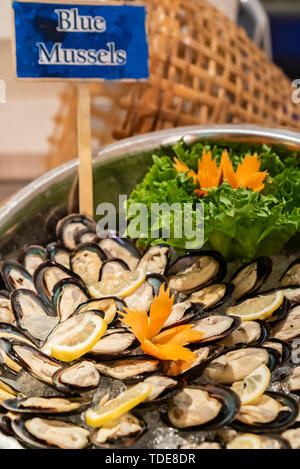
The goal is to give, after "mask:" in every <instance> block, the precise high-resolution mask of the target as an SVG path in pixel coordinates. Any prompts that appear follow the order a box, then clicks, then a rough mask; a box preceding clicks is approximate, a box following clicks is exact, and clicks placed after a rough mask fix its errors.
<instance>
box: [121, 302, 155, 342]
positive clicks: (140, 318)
mask: <svg viewBox="0 0 300 469" xmlns="http://www.w3.org/2000/svg"><path fill="white" fill-rule="evenodd" d="M124 310H125V311H126V314H125V313H122V312H119V314H120V316H121V317H122V321H123V322H124V323H125V324H127V326H129V327H130V330H131V332H133V334H134V335H135V336H136V338H137V339H138V340H139V342H143V341H144V340H145V337H146V335H147V331H148V315H147V313H146V311H139V310H137V309H129V308H124Z"/></svg>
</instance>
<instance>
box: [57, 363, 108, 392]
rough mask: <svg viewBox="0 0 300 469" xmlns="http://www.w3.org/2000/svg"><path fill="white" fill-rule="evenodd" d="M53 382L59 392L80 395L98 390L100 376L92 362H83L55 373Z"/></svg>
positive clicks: (64, 367)
mask: <svg viewBox="0 0 300 469" xmlns="http://www.w3.org/2000/svg"><path fill="white" fill-rule="evenodd" d="M52 380H53V384H54V386H55V387H56V389H57V390H58V391H61V392H63V393H66V394H78V393H82V392H88V391H91V390H93V389H95V388H97V387H98V386H99V382H100V375H99V373H98V371H97V369H96V367H95V365H94V364H93V363H92V362H90V361H88V360H82V361H79V362H78V363H75V364H74V365H71V366H63V367H62V368H60V369H59V370H57V371H56V372H55V373H54V375H53V376H52Z"/></svg>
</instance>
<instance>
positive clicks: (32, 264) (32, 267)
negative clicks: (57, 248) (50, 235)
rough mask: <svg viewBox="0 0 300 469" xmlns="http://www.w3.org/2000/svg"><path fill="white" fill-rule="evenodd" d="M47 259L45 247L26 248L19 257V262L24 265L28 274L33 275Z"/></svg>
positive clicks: (31, 246) (32, 246) (33, 246)
mask: <svg viewBox="0 0 300 469" xmlns="http://www.w3.org/2000/svg"><path fill="white" fill-rule="evenodd" d="M46 259H47V251H46V249H45V248H44V247H43V246H38V245H30V246H25V247H24V249H23V251H22V253H21V254H20V256H19V262H20V263H21V264H23V266H24V267H25V269H26V270H27V272H29V274H30V275H33V274H34V272H35V271H36V269H37V268H38V266H39V265H40V264H42V263H43V262H45V261H46Z"/></svg>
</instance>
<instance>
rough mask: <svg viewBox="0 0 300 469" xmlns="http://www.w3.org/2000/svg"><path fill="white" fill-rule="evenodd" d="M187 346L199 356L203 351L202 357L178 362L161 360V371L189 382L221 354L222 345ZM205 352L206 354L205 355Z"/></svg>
mask: <svg viewBox="0 0 300 469" xmlns="http://www.w3.org/2000/svg"><path fill="white" fill-rule="evenodd" d="M189 348H190V349H191V350H192V351H193V352H194V353H195V354H196V355H197V352H199V356H200V357H201V355H200V354H201V352H204V356H203V358H202V359H200V360H198V361H197V359H196V360H195V362H192V363H188V362H180V361H177V362H176V361H171V360H165V361H161V370H162V373H163V374H164V375H166V376H168V377H170V378H173V377H174V378H177V377H182V378H183V379H184V380H185V381H187V382H189V381H191V380H193V379H195V378H198V377H199V376H201V374H202V372H203V370H204V369H205V368H206V367H207V366H208V365H209V364H210V362H212V361H213V360H214V359H215V358H217V357H218V356H219V355H221V354H222V352H223V350H224V347H223V346H222V345H216V346H214V345H207V346H201V347H199V345H198V346H196V345H194V346H193V345H192V344H190V345H189ZM205 354H206V356H205Z"/></svg>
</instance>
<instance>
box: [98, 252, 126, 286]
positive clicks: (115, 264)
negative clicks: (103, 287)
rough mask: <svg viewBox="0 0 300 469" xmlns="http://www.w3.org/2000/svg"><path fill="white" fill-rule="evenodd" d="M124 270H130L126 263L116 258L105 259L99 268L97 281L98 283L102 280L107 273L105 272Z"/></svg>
mask: <svg viewBox="0 0 300 469" xmlns="http://www.w3.org/2000/svg"><path fill="white" fill-rule="evenodd" d="M125 270H130V269H129V267H128V265H127V264H126V262H125V261H122V259H118V258H116V257H115V258H111V259H106V260H105V261H104V262H103V264H102V266H101V268H100V272H99V279H98V280H99V281H100V280H104V276H105V274H106V273H107V271H109V272H110V273H112V272H122V271H125Z"/></svg>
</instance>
